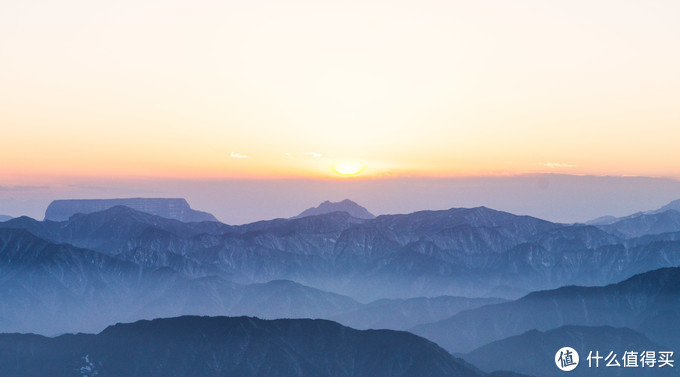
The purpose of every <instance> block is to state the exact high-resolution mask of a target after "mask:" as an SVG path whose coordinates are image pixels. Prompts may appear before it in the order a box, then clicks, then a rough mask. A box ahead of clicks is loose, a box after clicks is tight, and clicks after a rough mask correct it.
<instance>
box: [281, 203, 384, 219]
mask: <svg viewBox="0 0 680 377" xmlns="http://www.w3.org/2000/svg"><path fill="white" fill-rule="evenodd" d="M332 212H347V213H349V214H350V216H352V217H356V218H358V219H373V218H375V215H373V214H372V213H370V212H368V210H367V209H366V208H364V207H362V206H360V205H359V204H357V203H355V202H353V201H351V200H349V199H344V200H341V201H339V202H331V201H330V200H326V201H324V202H323V203H321V204H319V206H318V207H314V208H309V209H306V210H304V211H302V213H300V214H299V215H297V216H295V217H293V218H294V219H299V218H301V217H307V216H317V215H323V214H326V213H332Z"/></svg>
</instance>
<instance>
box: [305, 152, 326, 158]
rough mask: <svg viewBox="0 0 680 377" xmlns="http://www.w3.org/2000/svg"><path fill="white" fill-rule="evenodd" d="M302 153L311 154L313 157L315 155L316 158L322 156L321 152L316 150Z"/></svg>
mask: <svg viewBox="0 0 680 377" xmlns="http://www.w3.org/2000/svg"><path fill="white" fill-rule="evenodd" d="M302 155H303V156H311V157H314V158H319V157H321V156H322V154H321V153H316V152H302Z"/></svg>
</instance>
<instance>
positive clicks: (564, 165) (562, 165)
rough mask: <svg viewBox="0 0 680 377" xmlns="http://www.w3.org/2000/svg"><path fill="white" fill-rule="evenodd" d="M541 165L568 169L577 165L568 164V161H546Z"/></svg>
mask: <svg viewBox="0 0 680 377" xmlns="http://www.w3.org/2000/svg"><path fill="white" fill-rule="evenodd" d="M541 165H543V166H545V167H547V168H550V169H568V168H575V167H576V165H573V164H568V163H566V162H544V163H542V164H541Z"/></svg>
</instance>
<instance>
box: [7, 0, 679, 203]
mask: <svg viewBox="0 0 680 377" xmlns="http://www.w3.org/2000/svg"><path fill="white" fill-rule="evenodd" d="M679 45H680V2H677V1H675V0H649V1H647V0H646V1H626V0H616V1H614V0H589V1H581V0H574V1H544V0H517V1H506V0H486V1H443V0H419V1H404V0H402V1H400V0H391V1H386V0H362V1H358V0H356V1H355V0H342V1H326V0H317V1H297V0H247V1H246V0H231V1H212V0H206V1H200V2H197V1H189V0H163V1H160V0H135V1H132V0H122V1H116V2H111V1H109V2H105V1H94V0H63V1H59V2H55V1H44V0H43V1H38V0H22V1H16V0H0V185H2V186H3V187H6V188H7V187H9V188H16V187H20V188H21V187H49V188H55V187H60V188H63V187H72V186H82V185H86V186H90V187H95V186H97V185H98V184H99V183H101V182H102V181H106V182H109V180H113V181H114V182H115V181H116V180H117V181H124V182H128V183H129V182H134V181H135V180H155V182H156V183H155V184H160V183H161V182H164V184H169V183H168V182H174V183H172V184H174V185H175V186H174V187H169V188H167V191H172V192H176V191H177V190H176V188H178V187H182V185H181V184H180V183H177V182H182V181H187V182H204V181H211V182H212V181H223V182H227V181H229V182H236V181H238V180H243V181H244V182H245V181H247V182H251V181H253V180H254V181H258V180H261V181H267V180H291V179H293V180H295V179H298V180H302V181H305V182H307V181H310V180H311V181H319V182H325V183H327V182H338V184H339V185H340V186H338V187H344V186H342V185H343V184H344V183H342V184H340V182H345V181H347V180H376V179H377V180H386V182H387V181H389V182H397V181H398V180H399V179H415V180H416V181H417V179H423V180H424V181H427V182H431V181H432V180H436V179H444V180H446V179H460V178H463V177H467V178H470V179H478V178H480V177H491V178H493V177H513V176H525V175H531V174H546V173H549V174H566V175H573V176H614V177H616V176H620V177H627V176H641V177H659V178H670V179H676V180H677V179H680V163H679V162H680V148H678V147H677V140H680V111H678V109H679V108H680V70H679V69H677V67H679V66H680V49H678V48H677V46H679ZM325 183H324V184H325ZM69 185H71V186H69ZM142 186H144V185H142ZM198 186H200V184H198V183H196V184H195V187H198ZM358 186H361V185H360V184H357V187H358ZM126 187H134V186H126ZM140 187H141V186H140ZM144 187H146V186H144ZM192 187H194V186H192ZM394 187H395V188H394V189H398V187H399V186H398V185H396V186H394ZM47 191H48V192H46V193H45V196H44V198H47V197H49V196H50V195H51V196H52V197H55V196H62V197H63V196H75V195H80V194H82V195H85V193H83V192H81V191H78V190H71V191H63V190H62V189H54V190H51V191H50V190H47ZM129 191H130V190H127V189H126V190H124V192H125V193H128V192H129ZM142 191H143V190H142V189H141V188H140V192H142ZM10 192H11V193H12V194H9V193H10ZM194 192H196V191H192V193H194ZM132 194H134V192H133V193H132ZM22 195H23V196H25V195H24V194H22V193H21V192H19V193H17V192H16V189H12V190H10V189H5V190H0V199H1V198H4V199H7V200H9V199H12V198H13V199H12V200H14V199H16V198H21V197H23V196H22ZM26 195H28V194H26ZM88 195H90V196H92V195H94V196H97V195H99V196H106V195H111V193H110V192H108V191H105V190H102V191H98V192H95V193H88ZM187 195H190V193H189V194H187ZM280 195H282V196H285V195H292V192H282V193H280ZM29 196H30V195H29ZM137 196H141V195H137ZM678 196H679V197H680V195H678ZM17 200H20V199H17ZM655 200H656V201H658V200H659V199H658V198H655ZM12 208H14V207H12ZM2 210H3V208H0V212H2ZM5 212H7V211H5Z"/></svg>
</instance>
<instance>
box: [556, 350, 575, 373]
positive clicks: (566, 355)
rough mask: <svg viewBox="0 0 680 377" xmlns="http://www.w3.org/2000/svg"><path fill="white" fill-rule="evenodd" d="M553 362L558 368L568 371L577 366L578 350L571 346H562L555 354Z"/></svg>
mask: <svg viewBox="0 0 680 377" xmlns="http://www.w3.org/2000/svg"><path fill="white" fill-rule="evenodd" d="M555 364H556V365H557V367H558V368H560V370H563V371H565V372H570V371H572V370H574V369H576V366H578V352H576V350H575V349H573V348H571V347H562V348H560V349H559V350H558V351H557V353H556V354H555Z"/></svg>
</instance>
